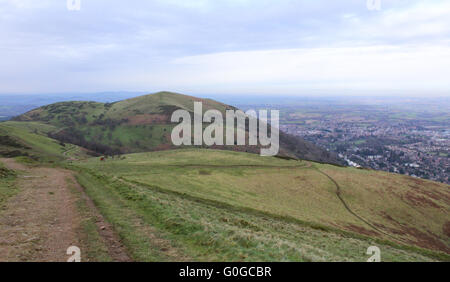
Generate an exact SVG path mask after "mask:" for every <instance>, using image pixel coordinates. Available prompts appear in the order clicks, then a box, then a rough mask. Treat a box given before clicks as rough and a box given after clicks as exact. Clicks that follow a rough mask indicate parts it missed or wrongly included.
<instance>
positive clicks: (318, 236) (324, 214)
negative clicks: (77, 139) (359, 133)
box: [74, 149, 450, 261]
mask: <svg viewBox="0 0 450 282" xmlns="http://www.w3.org/2000/svg"><path fill="white" fill-rule="evenodd" d="M74 164H75V166H76V169H77V170H79V171H80V182H81V183H82V184H83V185H84V186H85V187H87V190H88V192H89V191H90V193H91V196H92V197H93V198H94V200H96V201H98V203H99V204H100V205H104V207H103V209H104V212H105V213H107V214H108V213H109V214H110V220H111V221H115V222H116V223H117V225H118V228H119V229H121V228H123V236H124V238H128V239H127V240H130V242H129V243H130V246H131V245H132V243H131V241H133V242H134V241H135V240H138V241H139V240H144V239H142V238H141V239H139V238H137V237H133V236H131V235H130V234H128V233H127V232H129V230H130V228H131V229H133V228H135V227H133V226H129V223H127V222H128V219H126V216H125V215H123V214H125V213H124V212H120V210H121V209H124V210H130V213H136V214H137V215H136V216H138V217H140V218H143V220H144V223H143V224H144V225H147V224H148V225H151V226H156V227H158V228H159V230H160V232H161V234H162V235H161V236H165V238H167V239H168V240H171V241H172V242H174V244H175V245H177V244H178V245H179V247H181V248H182V249H183V250H184V252H186V253H187V254H188V255H190V256H193V257H195V258H199V259H208V260H221V259H233V260H241V259H242V260H271V259H274V260H314V261H316V260H363V259H364V257H365V256H364V251H365V250H364V247H366V248H367V247H368V246H369V245H370V244H375V245H377V246H379V247H380V248H381V249H382V254H384V256H385V257H384V258H385V260H400V261H405V260H427V259H430V258H439V259H444V260H448V259H449V257H448V255H445V254H444V253H447V254H448V253H450V246H449V235H450V234H449V225H450V222H449V221H448V214H449V211H450V210H449V207H450V193H449V189H448V188H449V187H448V185H445V184H440V183H435V182H430V181H422V180H418V179H415V178H411V177H405V176H401V175H395V174H389V173H384V172H376V171H369V170H358V169H352V168H342V167H337V166H332V165H324V164H317V163H313V162H308V161H295V160H283V159H279V158H275V157H271V158H267V157H259V156H258V155H254V154H246V153H239V152H229V151H220V150H205V149H188V150H172V151H160V152H151V153H138V154H129V155H126V156H124V158H122V159H120V160H119V159H115V160H111V159H108V160H107V161H105V162H101V161H99V160H98V159H95V158H93V159H89V160H85V161H79V162H76V163H74ZM99 187H104V188H99ZM102 203H103V204H102ZM114 203H116V204H114ZM114 209H117V210H114ZM127 230H128V231H127ZM136 232H138V231H136ZM138 233H139V232H138ZM130 236H131V237H132V238H131V237H130ZM197 236H198V237H197ZM136 252H139V248H138V247H136ZM233 254H234V255H233ZM238 254H240V255H241V256H240V255H238ZM144 257H145V256H143V257H141V258H144ZM150 257H151V256H150ZM145 259H150V258H149V257H145Z"/></svg>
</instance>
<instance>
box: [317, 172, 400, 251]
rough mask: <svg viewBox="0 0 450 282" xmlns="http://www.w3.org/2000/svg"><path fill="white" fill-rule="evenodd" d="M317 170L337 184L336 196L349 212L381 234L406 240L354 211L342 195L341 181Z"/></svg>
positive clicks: (397, 239)
mask: <svg viewBox="0 0 450 282" xmlns="http://www.w3.org/2000/svg"><path fill="white" fill-rule="evenodd" d="M316 170H317V171H318V172H319V173H320V174H322V175H324V176H326V177H327V178H328V179H329V180H331V182H333V184H334V185H335V186H336V196H337V197H338V199H339V200H340V201H341V203H342V204H343V205H344V207H345V209H346V210H347V211H348V212H349V213H351V214H352V215H353V216H355V217H356V218H358V219H359V220H360V221H362V222H364V223H365V224H366V225H368V226H369V227H371V228H372V229H374V230H375V231H377V232H379V233H381V234H384V235H386V236H389V237H390V238H391V239H394V240H396V241H399V242H402V243H403V242H404V241H403V240H401V239H399V238H396V237H395V236H392V235H391V234H389V233H386V232H384V231H383V230H381V229H379V228H378V227H376V226H375V225H373V224H372V223H370V222H369V221H367V220H366V219H364V218H363V217H361V216H360V215H358V214H357V213H356V212H354V211H353V210H352V209H351V208H350V207H349V205H348V204H347V202H346V201H345V200H344V198H343V197H342V195H341V186H340V185H339V183H337V181H336V180H334V178H333V177H331V176H330V175H328V174H327V173H325V172H323V171H321V170H320V169H318V168H316Z"/></svg>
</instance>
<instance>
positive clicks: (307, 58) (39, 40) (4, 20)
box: [0, 0, 450, 96]
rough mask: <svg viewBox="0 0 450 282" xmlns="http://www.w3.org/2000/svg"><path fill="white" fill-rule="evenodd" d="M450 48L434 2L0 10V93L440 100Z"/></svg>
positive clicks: (47, 5) (55, 0)
mask: <svg viewBox="0 0 450 282" xmlns="http://www.w3.org/2000/svg"><path fill="white" fill-rule="evenodd" d="M449 39H450V2H449V1H444V0H443V1H412V0H411V1H408V0H392V1H389V0H381V10H379V11H376V10H369V9H367V6H366V0H341V1H336V0H329V1H308V0H305V1H300V0H298V1H294V0H292V1H288V0H277V1H269V0H228V1H225V0H210V1H209V0H190V1H188V0H180V1H176V0H164V1H163V0H160V1H137V0H136V1H113V0H109V1H106V0H81V10H80V11H68V10H67V7H66V0H41V1H34V0H0V62H1V64H0V93H23V92H28V93H33V92H34V93H36V92H41V93H42V92H52V93H54V92H90V91H106V90H108V91H109V90H114V91H117V90H130V91H149V92H151V91H157V90H161V89H165V90H174V91H181V92H189V93H193V94H196V93H199V94H201V93H211V94H214V93H230V94H237V93H242V94H245V93H249V94H262V93H263V94H292V95H296V94H299V95H300V94H301V95H308V94H309V93H316V94H349V93H352V94H353V93H355V94H360V95H364V94H379V95H386V94H390V93H399V94H404V95H427V96H428V95H433V94H436V95H447V96H448V95H450V82H449V80H448V79H447V77H446V75H447V74H449V73H450V44H449V43H450V40H449ZM447 76H448V75H447Z"/></svg>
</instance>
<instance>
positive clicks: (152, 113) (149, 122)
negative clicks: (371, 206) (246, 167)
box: [14, 92, 342, 164]
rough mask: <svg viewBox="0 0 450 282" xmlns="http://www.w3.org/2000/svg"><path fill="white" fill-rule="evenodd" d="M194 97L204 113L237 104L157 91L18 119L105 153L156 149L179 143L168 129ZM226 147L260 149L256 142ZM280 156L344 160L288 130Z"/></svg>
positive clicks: (40, 111)
mask: <svg viewBox="0 0 450 282" xmlns="http://www.w3.org/2000/svg"><path fill="white" fill-rule="evenodd" d="M194 101H200V102H202V103H203V112H205V111H207V110H210V109H215V110H219V111H220V112H222V113H223V115H225V111H226V110H227V109H230V110H235V109H236V108H234V107H232V106H229V105H225V104H223V103H220V102H217V101H214V100H211V99H200V98H196V97H192V96H187V95H182V94H177V93H171V92H159V93H156V94H150V95H144V96H139V97H136V98H132V99H127V100H123V101H119V102H116V103H96V102H62V103H56V104H51V105H47V106H43V107H40V108H37V109H35V110H32V111H30V112H27V113H25V114H23V115H21V116H18V117H16V118H15V119H14V120H15V121H33V122H40V123H44V124H47V125H51V126H53V127H55V130H51V131H49V132H48V135H49V136H50V137H52V138H54V139H58V140H60V141H62V142H67V143H72V144H76V145H80V146H82V147H85V148H88V149H91V150H93V151H96V152H100V153H102V154H118V153H122V154H123V153H136V152H147V151H158V150H166V149H174V148H176V147H175V146H173V145H172V143H171V141H170V133H171V131H172V128H173V127H174V126H175V125H176V124H173V123H171V122H170V117H171V115H172V112H173V111H175V110H177V109H184V110H187V111H189V112H191V113H192V112H193V111H194V108H193V107H194V103H193V102H194ZM213 148H216V149H217V148H222V147H217V146H216V147H214V146H213ZM223 148H224V149H227V150H238V151H244V152H252V153H259V147H258V146H224V147H223ZM280 155H281V156H287V157H292V158H300V159H308V160H313V161H320V162H326V163H335V164H342V161H341V160H339V159H338V158H337V157H336V155H334V154H332V153H329V152H327V151H326V150H323V149H321V148H319V147H317V146H315V145H313V144H311V143H309V142H306V141H304V140H302V139H301V138H298V137H294V136H291V135H288V134H284V133H280Z"/></svg>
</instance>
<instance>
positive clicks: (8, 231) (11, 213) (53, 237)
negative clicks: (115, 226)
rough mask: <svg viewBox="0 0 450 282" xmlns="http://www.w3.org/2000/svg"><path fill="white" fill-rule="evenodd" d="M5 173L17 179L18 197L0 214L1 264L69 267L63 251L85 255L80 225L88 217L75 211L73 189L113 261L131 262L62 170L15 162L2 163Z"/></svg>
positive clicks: (7, 203) (75, 202)
mask: <svg viewBox="0 0 450 282" xmlns="http://www.w3.org/2000/svg"><path fill="white" fill-rule="evenodd" d="M0 161H1V162H2V163H4V164H5V165H6V167H8V168H9V169H12V170H15V171H17V172H18V173H19V175H18V178H17V180H16V187H18V189H19V192H18V193H17V194H16V195H15V196H13V197H12V198H10V199H8V200H7V202H6V203H5V205H4V207H3V209H2V210H0V215H1V216H0V261H48V262H50V261H52V262H54V261H57V262H64V261H67V259H68V257H69V256H68V255H67V254H66V250H67V248H68V247H70V246H78V247H80V249H81V252H82V253H81V256H82V260H83V253H85V251H86V249H85V248H83V247H84V246H85V243H84V242H83V240H82V239H81V235H82V233H80V232H84V231H83V228H82V227H81V223H82V221H83V220H85V219H86V215H81V214H80V211H79V210H78V208H77V201H78V200H79V199H80V198H79V197H78V196H77V195H76V193H74V192H73V190H71V189H73V188H74V187H73V185H75V187H76V188H77V189H79V191H80V192H81V193H80V194H81V197H82V199H83V200H85V201H86V202H87V206H88V207H89V211H88V216H89V217H94V220H95V223H96V225H97V229H98V230H97V231H98V233H99V234H100V236H101V240H102V242H103V243H104V245H105V246H106V247H107V249H108V254H109V255H110V257H111V258H112V259H113V260H114V261H130V260H131V259H130V257H129V256H128V255H127V252H126V249H125V248H124V247H123V245H122V244H121V242H120V240H119V239H118V237H117V236H116V235H115V233H114V232H113V230H112V228H111V226H109V225H108V224H107V223H106V222H105V220H104V219H103V217H102V216H101V215H100V213H98V211H97V210H96V208H95V206H94V205H93V203H91V202H92V201H91V200H90V199H89V198H88V197H87V196H86V194H85V193H84V191H83V190H82V188H81V187H80V186H79V185H78V183H77V182H76V181H75V179H74V177H73V172H71V171H69V170H65V169H60V168H50V167H27V166H25V165H23V164H20V163H17V162H16V161H15V160H14V159H0Z"/></svg>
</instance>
